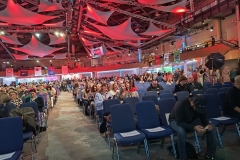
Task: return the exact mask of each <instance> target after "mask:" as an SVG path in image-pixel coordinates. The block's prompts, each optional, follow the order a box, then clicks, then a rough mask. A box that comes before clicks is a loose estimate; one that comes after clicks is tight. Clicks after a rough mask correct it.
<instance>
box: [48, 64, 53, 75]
mask: <svg viewBox="0 0 240 160" xmlns="http://www.w3.org/2000/svg"><path fill="white" fill-rule="evenodd" d="M48 75H55V67H53V66H49V67H48Z"/></svg>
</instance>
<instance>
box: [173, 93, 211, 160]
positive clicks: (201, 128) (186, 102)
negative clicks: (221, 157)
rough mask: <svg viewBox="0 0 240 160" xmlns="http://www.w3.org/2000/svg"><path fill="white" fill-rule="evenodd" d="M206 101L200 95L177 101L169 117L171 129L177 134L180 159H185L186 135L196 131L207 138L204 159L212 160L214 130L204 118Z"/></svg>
mask: <svg viewBox="0 0 240 160" xmlns="http://www.w3.org/2000/svg"><path fill="white" fill-rule="evenodd" d="M206 103H207V102H206V100H205V98H204V97H202V96H200V95H196V96H194V97H193V98H192V99H191V98H183V99H180V100H178V102H177V103H176V104H175V106H174V108H173V110H172V111H171V113H170V115H169V122H170V125H171V127H172V128H173V129H174V130H175V131H176V132H177V133H178V149H179V156H180V159H183V160H184V159H187V155H186V148H185V144H186V134H187V133H188V132H194V131H197V132H198V133H205V134H206V136H207V144H208V146H207V153H206V155H205V159H214V155H215V152H216V129H215V126H214V125H212V124H210V123H209V121H208V119H207V118H206V113H205V109H204V107H205V105H206Z"/></svg>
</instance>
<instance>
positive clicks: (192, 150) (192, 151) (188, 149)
mask: <svg viewBox="0 0 240 160" xmlns="http://www.w3.org/2000/svg"><path fill="white" fill-rule="evenodd" d="M185 147H186V154H187V158H189V159H198V156H197V153H196V150H195V148H194V147H193V145H192V144H191V143H188V142H186V144H185ZM167 149H168V151H169V152H170V153H171V154H172V155H174V154H173V146H169V147H167ZM175 149H176V153H177V159H178V158H179V150H178V144H177V143H175Z"/></svg>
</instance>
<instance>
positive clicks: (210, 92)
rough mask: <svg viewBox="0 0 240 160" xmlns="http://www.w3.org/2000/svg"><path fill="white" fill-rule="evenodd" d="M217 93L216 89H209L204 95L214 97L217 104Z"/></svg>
mask: <svg viewBox="0 0 240 160" xmlns="http://www.w3.org/2000/svg"><path fill="white" fill-rule="evenodd" d="M218 92H219V90H218V89H217V88H209V89H207V90H206V94H212V95H214V96H215V98H216V100H217V102H218V97H217V94H218Z"/></svg>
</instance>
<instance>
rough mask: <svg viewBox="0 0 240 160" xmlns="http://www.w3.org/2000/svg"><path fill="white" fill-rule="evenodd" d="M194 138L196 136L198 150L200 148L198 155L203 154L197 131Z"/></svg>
mask: <svg viewBox="0 0 240 160" xmlns="http://www.w3.org/2000/svg"><path fill="white" fill-rule="evenodd" d="M194 136H195V139H196V143H197V148H198V154H199V153H201V152H202V150H201V147H200V144H199V140H198V136H197V132H196V131H195V132H194Z"/></svg>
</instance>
